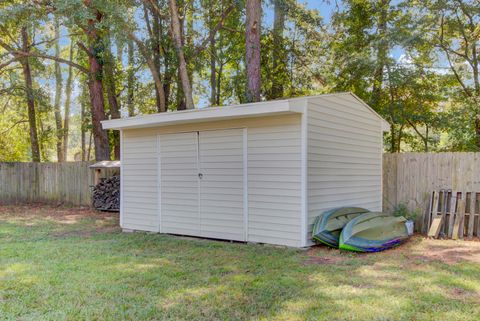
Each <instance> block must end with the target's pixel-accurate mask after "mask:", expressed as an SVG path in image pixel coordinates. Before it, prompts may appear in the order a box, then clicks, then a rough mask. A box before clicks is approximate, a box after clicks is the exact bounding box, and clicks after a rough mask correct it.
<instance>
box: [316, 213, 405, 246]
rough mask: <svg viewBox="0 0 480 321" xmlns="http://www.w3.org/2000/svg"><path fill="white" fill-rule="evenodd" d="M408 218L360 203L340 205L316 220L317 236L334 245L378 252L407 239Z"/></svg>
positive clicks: (320, 239) (318, 238) (321, 240)
mask: <svg viewBox="0 0 480 321" xmlns="http://www.w3.org/2000/svg"><path fill="white" fill-rule="evenodd" d="M406 222H407V220H406V219H405V218H404V217H402V216H398V217H397V216H391V215H388V214H385V213H380V212H369V211H368V210H366V209H363V208H359V207H341V208H336V209H333V210H329V211H327V212H324V213H323V214H322V215H320V216H319V217H317V220H316V221H315V223H314V227H313V233H312V237H313V239H314V240H316V241H319V242H321V243H324V244H326V245H329V246H331V247H335V248H341V249H345V250H351V251H358V252H378V251H383V250H386V249H389V248H392V247H395V246H397V245H399V244H401V243H402V242H404V241H405V240H407V239H408V237H409V233H408V230H407V227H406V224H405V223H406Z"/></svg>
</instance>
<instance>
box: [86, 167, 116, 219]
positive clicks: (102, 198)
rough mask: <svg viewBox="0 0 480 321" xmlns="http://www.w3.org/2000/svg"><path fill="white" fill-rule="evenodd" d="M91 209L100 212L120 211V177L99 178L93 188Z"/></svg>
mask: <svg viewBox="0 0 480 321" xmlns="http://www.w3.org/2000/svg"><path fill="white" fill-rule="evenodd" d="M92 198H93V207H94V208H95V209H97V210H101V211H119V209H120V176H118V175H114V176H111V177H106V178H101V179H100V183H98V184H97V185H96V186H95V187H93V194H92Z"/></svg>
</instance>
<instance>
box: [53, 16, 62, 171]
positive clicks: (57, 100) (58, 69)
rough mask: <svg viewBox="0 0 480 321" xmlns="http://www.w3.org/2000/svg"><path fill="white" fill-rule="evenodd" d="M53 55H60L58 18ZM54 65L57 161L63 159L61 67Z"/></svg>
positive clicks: (56, 63) (55, 63)
mask: <svg viewBox="0 0 480 321" xmlns="http://www.w3.org/2000/svg"><path fill="white" fill-rule="evenodd" d="M55 38H56V40H55V57H57V58H58V57H60V39H59V38H60V25H59V22H58V20H57V19H56V20H55ZM54 65H55V102H54V114H55V127H56V138H57V141H56V145H57V161H59V162H63V161H64V157H63V156H64V153H63V148H62V145H63V144H62V141H63V131H62V128H63V126H62V114H61V111H60V103H61V99H62V90H63V88H62V87H63V86H62V82H63V80H62V69H61V66H60V63H59V62H58V61H55V62H54Z"/></svg>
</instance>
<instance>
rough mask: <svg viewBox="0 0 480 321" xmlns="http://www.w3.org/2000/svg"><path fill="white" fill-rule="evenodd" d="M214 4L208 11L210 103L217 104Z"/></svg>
mask: <svg viewBox="0 0 480 321" xmlns="http://www.w3.org/2000/svg"><path fill="white" fill-rule="evenodd" d="M212 7H213V6H212V4H211V3H210V10H209V12H208V20H209V38H210V41H209V42H210V105H211V106H215V105H217V79H216V76H217V71H216V62H217V60H216V57H215V52H216V49H215V37H214V34H213V33H214V30H213V28H214V27H215V26H214V24H213V8H212Z"/></svg>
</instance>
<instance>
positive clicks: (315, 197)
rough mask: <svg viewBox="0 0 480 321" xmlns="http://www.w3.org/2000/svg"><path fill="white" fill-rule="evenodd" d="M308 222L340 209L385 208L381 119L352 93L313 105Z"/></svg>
mask: <svg viewBox="0 0 480 321" xmlns="http://www.w3.org/2000/svg"><path fill="white" fill-rule="evenodd" d="M307 108H308V111H307V113H308V117H307V119H308V128H307V129H308V134H307V137H308V156H307V158H308V169H307V171H308V184H307V185H308V188H307V189H308V221H307V233H308V234H307V238H308V240H309V242H310V240H311V231H312V225H313V222H314V220H315V218H316V217H317V216H318V215H319V214H320V213H322V212H323V211H325V210H328V209H331V208H334V207H339V206H360V207H365V208H367V209H369V210H372V211H381V210H382V149H383V132H382V128H381V126H382V123H381V120H380V119H379V118H378V117H377V116H376V115H375V114H373V113H372V112H371V111H370V110H368V108H366V106H365V105H363V104H362V103H360V102H359V101H358V100H357V99H355V98H354V97H353V96H351V95H342V96H341V97H336V96H324V97H321V98H312V99H310V100H309V104H308V107H307Z"/></svg>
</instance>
